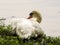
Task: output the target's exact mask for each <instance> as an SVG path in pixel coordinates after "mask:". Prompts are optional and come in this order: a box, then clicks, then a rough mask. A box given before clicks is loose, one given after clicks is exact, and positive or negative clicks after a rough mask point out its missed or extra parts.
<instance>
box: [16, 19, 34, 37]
mask: <svg viewBox="0 0 60 45" xmlns="http://www.w3.org/2000/svg"><path fill="white" fill-rule="evenodd" d="M33 30H34V28H33V27H32V23H31V21H30V20H28V19H21V20H20V22H19V23H18V24H17V30H16V33H17V35H19V37H20V38H30V36H31V35H32V32H33Z"/></svg>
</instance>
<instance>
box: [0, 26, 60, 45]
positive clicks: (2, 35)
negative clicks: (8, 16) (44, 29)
mask: <svg viewBox="0 0 60 45" xmlns="http://www.w3.org/2000/svg"><path fill="white" fill-rule="evenodd" d="M11 30H12V27H11V26H7V28H6V27H5V26H0V45H42V44H43V45H60V37H50V36H45V37H37V38H31V39H29V40H27V39H21V38H19V37H18V36H16V35H15V36H14V35H13V34H12V33H10V32H11ZM41 39H43V41H41Z"/></svg>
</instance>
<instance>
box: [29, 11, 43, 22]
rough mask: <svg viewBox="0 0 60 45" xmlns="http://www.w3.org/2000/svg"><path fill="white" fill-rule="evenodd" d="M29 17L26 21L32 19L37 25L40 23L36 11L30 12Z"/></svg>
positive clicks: (39, 16)
mask: <svg viewBox="0 0 60 45" xmlns="http://www.w3.org/2000/svg"><path fill="white" fill-rule="evenodd" d="M29 15H30V16H29V17H28V19H31V18H32V19H34V20H36V21H37V22H38V23H40V22H41V20H42V17H41V14H40V13H39V12H37V11H32V12H31V13H30V14H29Z"/></svg>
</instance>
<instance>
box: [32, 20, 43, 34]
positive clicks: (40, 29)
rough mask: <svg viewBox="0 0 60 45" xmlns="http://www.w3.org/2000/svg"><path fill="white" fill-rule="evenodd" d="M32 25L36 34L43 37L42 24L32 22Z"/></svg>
mask: <svg viewBox="0 0 60 45" xmlns="http://www.w3.org/2000/svg"><path fill="white" fill-rule="evenodd" d="M32 23H33V24H32V25H33V27H34V30H35V33H36V34H37V35H41V34H44V31H43V30H42V28H41V27H40V24H39V23H38V22H36V21H32Z"/></svg>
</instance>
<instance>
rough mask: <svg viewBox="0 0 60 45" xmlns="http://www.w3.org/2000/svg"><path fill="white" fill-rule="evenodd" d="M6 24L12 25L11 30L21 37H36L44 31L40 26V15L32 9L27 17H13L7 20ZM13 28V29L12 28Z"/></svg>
mask: <svg viewBox="0 0 60 45" xmlns="http://www.w3.org/2000/svg"><path fill="white" fill-rule="evenodd" d="M8 22H9V23H7V21H6V23H7V25H11V26H12V27H13V31H14V32H15V31H16V34H17V35H18V36H19V37H20V38H23V39H27V38H28V39H29V38H31V37H37V36H38V35H42V34H44V31H43V30H42V29H41V27H40V24H39V23H40V22H41V15H40V14H39V13H38V12H37V11H32V12H31V13H30V14H29V17H28V18H27V19H26V18H13V19H11V20H9V21H8ZM14 29H15V30H14Z"/></svg>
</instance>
